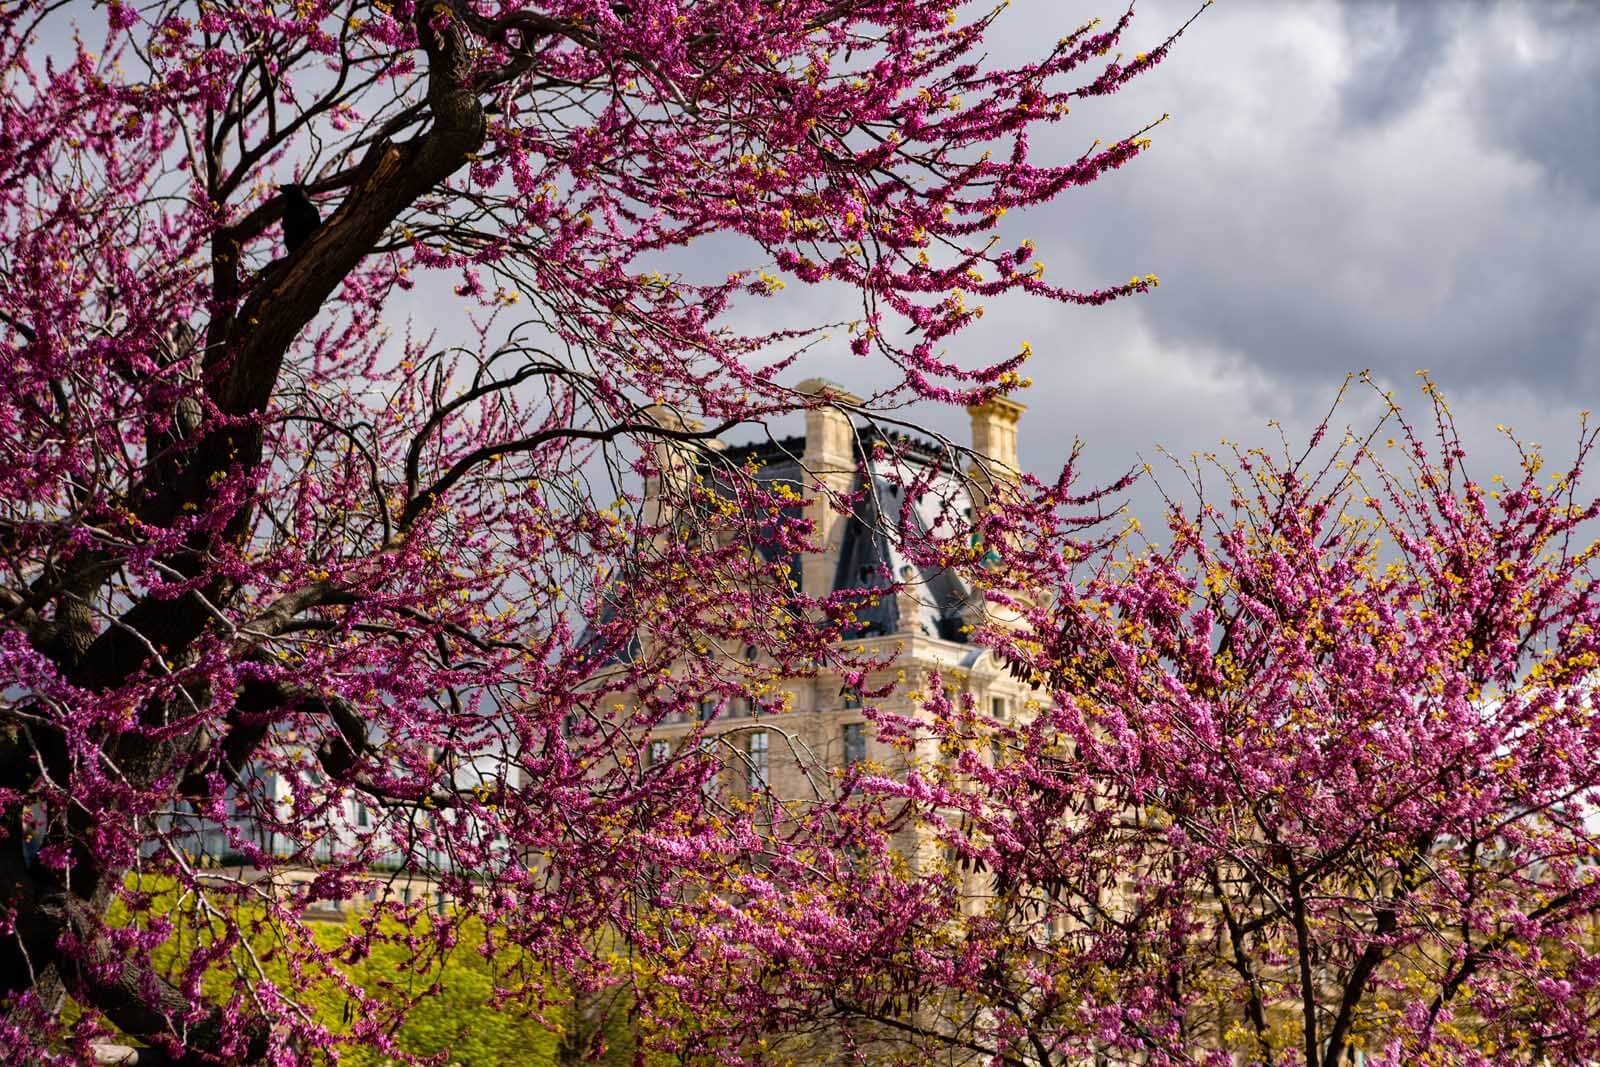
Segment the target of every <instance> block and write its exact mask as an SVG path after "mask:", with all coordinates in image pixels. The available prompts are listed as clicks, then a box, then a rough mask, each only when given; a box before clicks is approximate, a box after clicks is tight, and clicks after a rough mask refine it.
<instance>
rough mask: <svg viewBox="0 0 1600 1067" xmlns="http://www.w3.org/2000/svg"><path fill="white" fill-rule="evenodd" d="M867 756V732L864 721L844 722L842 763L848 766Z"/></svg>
mask: <svg viewBox="0 0 1600 1067" xmlns="http://www.w3.org/2000/svg"><path fill="white" fill-rule="evenodd" d="M866 758H867V734H866V729H865V724H864V723H859V722H847V723H845V724H844V765H845V766H846V767H849V766H851V765H853V764H857V763H860V762H861V761H862V760H864V759H866Z"/></svg>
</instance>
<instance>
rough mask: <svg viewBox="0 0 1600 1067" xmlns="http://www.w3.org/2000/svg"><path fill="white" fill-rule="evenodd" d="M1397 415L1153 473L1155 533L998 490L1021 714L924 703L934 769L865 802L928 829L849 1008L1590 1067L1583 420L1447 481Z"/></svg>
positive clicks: (1352, 1052)
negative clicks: (1012, 716) (891, 926)
mask: <svg viewBox="0 0 1600 1067" xmlns="http://www.w3.org/2000/svg"><path fill="white" fill-rule="evenodd" d="M1424 391H1425V393H1426V394H1427V395H1428V396H1429V397H1430V399H1431V402H1432V410H1431V412H1430V415H1431V418H1430V422H1431V424H1432V425H1431V427H1430V429H1429V431H1427V432H1424V431H1419V430H1418V429H1416V428H1415V427H1414V426H1413V424H1412V423H1410V422H1409V421H1407V419H1406V417H1405V416H1404V414H1403V413H1402V412H1401V411H1400V410H1399V408H1398V407H1396V406H1395V405H1394V402H1393V401H1392V399H1390V397H1389V395H1388V394H1377V395H1378V400H1379V403H1380V404H1381V405H1383V407H1384V409H1385V410H1384V411H1382V412H1380V415H1379V416H1378V417H1377V418H1376V419H1375V421H1376V427H1375V428H1374V429H1372V430H1371V431H1370V432H1365V433H1360V434H1352V433H1348V432H1346V433H1344V434H1342V435H1340V434H1339V433H1338V431H1337V429H1336V428H1335V430H1334V436H1333V439H1332V440H1331V441H1330V440H1329V439H1328V436H1329V434H1328V432H1329V428H1330V426H1332V425H1333V424H1332V421H1331V419H1332V416H1330V420H1329V421H1325V422H1324V423H1323V424H1322V426H1321V428H1320V429H1318V430H1317V431H1316V433H1315V435H1314V437H1313V438H1312V440H1311V442H1310V446H1309V447H1307V448H1305V449H1304V450H1301V449H1298V448H1294V449H1291V448H1290V447H1289V443H1288V441H1287V440H1286V441H1285V442H1284V447H1283V449H1282V451H1281V452H1279V451H1277V450H1258V449H1251V450H1248V451H1245V450H1237V451H1235V452H1234V453H1233V454H1232V456H1231V457H1227V458H1219V457H1217V456H1204V457H1197V458H1196V459H1194V460H1193V461H1191V462H1188V463H1182V464H1175V466H1176V469H1177V470H1178V471H1179V472H1180V473H1181V474H1182V475H1183V477H1182V478H1180V479H1178V481H1179V483H1180V484H1184V492H1182V493H1181V494H1180V493H1178V492H1176V491H1175V490H1174V492H1173V494H1172V496H1171V497H1170V499H1169V504H1170V511H1169V523H1168V530H1167V537H1166V539H1165V543H1164V544H1160V545H1155V544H1139V545H1137V546H1134V545H1133V543H1132V541H1131V540H1123V541H1122V542H1121V543H1120V544H1119V543H1115V542H1113V543H1111V544H1106V543H1101V544H1098V545H1096V544H1093V543H1090V542H1089V541H1088V540H1087V539H1086V538H1084V537H1083V536H1081V535H1075V534H1074V533H1073V531H1072V530H1071V529H1070V528H1068V527H1065V526H1061V525H1052V524H1053V523H1055V522H1056V520H1057V519H1058V518H1059V515H1056V513H1054V512H1052V511H1051V510H1049V509H1040V510H1035V511H1032V512H1031V513H1030V511H1029V501H1033V502H1034V503H1040V502H1048V498H1049V497H1050V496H1051V493H1050V492H1048V491H1046V490H1045V488H1044V487H1041V486H1037V485H1035V486H1033V487H1031V489H1030V487H1028V486H1026V485H1024V486H1019V487H1018V488H1017V490H1016V501H1017V506H1016V507H1013V508H1010V509H1007V511H1006V513H1005V514H1004V515H1000V516H996V517H994V518H993V519H992V520H988V522H989V525H990V528H991V537H990V541H991V543H992V544H994V545H995V546H996V552H995V554H996V556H997V557H999V558H998V559H996V560H995V562H994V563H993V564H992V565H991V567H990V568H989V569H987V570H985V571H982V572H980V573H982V574H983V575H984V576H985V580H986V581H987V583H988V584H989V585H990V586H991V596H996V597H1001V598H1009V599H1010V600H1011V602H1012V603H1013V604H1014V605H1015V607H1016V609H1017V612H1018V617H1017V618H1015V619H1013V620H1012V621H1011V623H1010V624H1008V625H1007V626H1004V627H999V626H997V627H994V628H992V629H991V631H990V633H989V635H988V639H989V640H990V641H991V642H992V643H993V645H994V646H995V647H996V648H998V649H1000V650H1001V655H1002V656H1003V657H1004V658H1005V659H1006V660H1007V661H1008V662H1009V663H1010V664H1011V665H1012V666H1013V668H1014V669H1015V670H1018V671H1021V672H1023V673H1024V674H1026V675H1027V676H1028V677H1029V678H1031V679H1033V680H1034V681H1036V682H1037V683H1038V684H1039V685H1040V686H1041V693H1040V700H1039V702H1040V707H1039V708H1038V709H1037V712H1036V714H1033V715H1031V716H1027V717H1024V718H1023V719H1021V720H1018V721H1013V722H1007V721H997V720H994V719H992V718H989V717H987V716H985V715H983V714H981V711H982V710H984V709H978V708H974V707H971V706H970V705H969V704H964V703H963V701H962V700H961V698H960V695H959V687H955V688H952V687H951V685H949V684H946V685H941V686H937V687H935V689H934V690H933V691H932V692H931V693H929V694H928V701H927V707H928V710H929V713H930V721H931V724H932V728H933V729H934V731H935V734H936V736H937V737H938V739H939V740H940V741H941V742H942V743H943V744H944V746H945V749H946V751H947V752H948V753H951V754H952V755H951V758H949V759H947V760H944V761H942V762H938V763H935V764H934V765H932V766H930V767H928V768H927V769H926V772H925V773H924V774H922V775H920V776H917V777H915V778H913V779H912V780H909V781H890V780H887V779H885V780H879V781H875V782H870V783H864V787H865V788H870V789H872V790H874V791H876V792H878V793H880V794H882V795H886V796H894V797H903V798H906V799H908V800H909V801H910V802H912V803H914V804H915V805H916V806H917V808H918V811H919V818H920V819H921V820H922V822H923V825H924V826H925V827H926V828H927V830H928V832H930V833H932V834H935V835H936V836H937V837H938V838H939V839H940V840H941V841H942V843H943V846H944V848H945V849H946V853H947V862H946V863H945V864H944V865H943V867H942V868H933V869H931V871H930V874H929V875H928V877H927V878H926V879H925V881H924V885H923V897H924V899H927V900H930V901H932V900H943V901H944V902H945V906H944V909H943V911H942V912H940V911H939V910H938V909H937V908H930V910H929V911H928V912H927V916H926V917H925V919H923V920H918V925H917V928H916V929H915V930H914V931H911V932H908V934H907V936H906V939H905V940H904V941H903V942H902V943H901V945H900V947H899V950H898V954H897V955H896V956H895V957H892V958H889V959H886V961H885V962H884V963H882V964H881V965H879V966H878V967H876V968H874V969H872V970H870V971H864V972H863V974H862V976H861V978H860V979H859V980H858V981H857V982H856V983H855V985H854V986H853V987H848V988H849V989H850V991H849V992H848V993H847V994H845V995H842V996H841V997H840V998H839V1004H840V1007H841V1009H842V1010H843V1012H844V1013H845V1014H847V1015H850V1016H853V1017H857V1018H865V1019H870V1020H875V1021H876V1022H877V1023H878V1024H879V1025H881V1026H884V1027H887V1028H889V1029H892V1030H894V1031H895V1032H897V1033H899V1034H900V1035H901V1037H902V1038H903V1039H904V1040H906V1041H909V1042H911V1043H912V1044H913V1045H914V1046H916V1047H920V1048H924V1049H926V1048H929V1047H933V1048H943V1049H949V1048H952V1047H953V1048H956V1049H958V1050H963V1049H964V1050H971V1051H982V1052H984V1053H986V1054H988V1055H990V1056H993V1057H995V1058H997V1059H998V1060H999V1061H1000V1062H1014V1063H1029V1064H1051V1063H1063V1064H1065V1063H1079V1062H1089V1061H1093V1062H1104V1063H1149V1064H1160V1063H1172V1064H1176V1063H1186V1064H1187V1063H1194V1062H1205V1063H1214V1064H1227V1063H1240V1062H1244V1063H1249V1064H1274V1065H1278V1064H1283V1065H1287V1064H1304V1065H1305V1067H1337V1065H1340V1064H1347V1063H1355V1062H1362V1061H1361V1060H1360V1058H1359V1057H1361V1056H1364V1057H1366V1059H1365V1062H1369V1063H1374V1064H1379V1063H1381V1064H1395V1065H1398V1064H1418V1063H1451V1064H1491V1063H1493V1064H1509V1063H1522V1064H1546V1063H1581V1062H1588V1061H1591V1060H1592V1059H1594V1057H1595V1056H1596V1055H1597V1054H1600V1025H1597V1023H1600V922H1597V920H1600V863H1597V860H1600V812H1597V810H1596V809H1597V802H1600V707H1597V703H1596V692H1595V689H1596V686H1595V682H1596V677H1597V676H1596V667H1597V665H1600V658H1597V657H1600V645H1597V642H1600V597H1597V589H1596V584H1595V573H1594V559H1595V554H1596V551H1597V547H1600V542H1596V541H1595V540H1594V537H1595V535H1596V532H1597V531H1596V529H1595V524H1594V520H1595V518H1596V517H1597V515H1600V500H1597V499H1595V498H1594V496H1593V495H1592V493H1591V494H1585V493H1584V492H1583V482H1582V477H1583V474H1584V471H1585V469H1586V466H1587V463H1588V461H1589V460H1590V458H1591V456H1592V451H1593V447H1594V444H1595V439H1596V433H1595V431H1594V430H1593V429H1591V428H1589V427H1588V426H1587V425H1585V426H1584V428H1583V429H1582V431H1581V433H1580V434H1579V440H1578V442H1577V448H1576V450H1575V453H1574V459H1573V460H1572V462H1571V463H1570V464H1569V465H1564V466H1562V467H1561V468H1560V469H1558V470H1556V471H1555V472H1554V473H1553V474H1552V473H1550V472H1548V471H1546V469H1545V461H1544V457H1543V455H1542V454H1541V452H1540V451H1539V450H1538V449H1537V448H1536V447H1532V446H1527V445H1524V444H1522V443H1519V442H1517V441H1516V439H1515V438H1514V437H1511V436H1510V435H1509V433H1508V435H1507V436H1508V440H1509V441H1510V442H1511V443H1512V444H1513V445H1514V446H1515V452H1514V453H1513V455H1514V456H1517V455H1519V456H1520V457H1521V460H1520V470H1518V471H1516V473H1515V476H1514V477H1511V478H1509V479H1508V480H1506V481H1504V482H1502V481H1501V478H1500V477H1499V476H1495V477H1494V478H1493V479H1492V480H1480V479H1481V478H1482V475H1481V473H1480V474H1479V476H1478V477H1474V476H1473V475H1472V474H1470V473H1469V471H1468V467H1467V461H1466V454H1465V450H1464V449H1463V447H1462V444H1461V441H1460V439H1459V436H1458V434H1457V431H1456V428H1455V424H1454V422H1453V420H1452V419H1451V417H1450V415H1449V412H1448V410H1447V409H1446V408H1445V407H1444V405H1443V402H1442V401H1441V400H1439V399H1438V397H1437V395H1436V394H1435V393H1434V391H1433V387H1432V386H1431V384H1429V383H1427V382H1426V380H1425V382H1424ZM1335 410H1336V412H1337V411H1338V410H1341V409H1339V408H1336V409H1335ZM1158 478H1159V475H1158ZM1185 483H1186V484H1185ZM1019 514H1020V515H1025V516H1029V519H1028V521H1025V522H1023V523H1018V522H1017V521H1016V517H1017V516H1018V515H1019ZM1053 515H1055V518H1052V516H1053ZM1132 536H1136V535H1130V537H1132ZM1007 590H1012V591H1016V590H1033V591H1034V593H1033V595H1029V596H1024V595H1021V594H1018V593H1014V592H1013V593H1011V594H1008V593H1007V592H1006V591H1007ZM1040 590H1045V591H1048V592H1050V593H1051V594H1053V595H1052V596H1050V597H1041V596H1039V595H1038V592H1039V591H1040ZM948 681H950V680H947V682H948ZM886 725H888V726H890V727H893V728H894V729H897V730H899V731H900V732H901V733H902V734H903V735H904V736H905V737H907V738H908V739H912V738H914V737H915V736H916V735H917V734H918V732H919V731H921V732H925V731H926V730H928V729H929V723H928V722H921V721H908V722H903V723H889V724H886ZM907 970H911V971H914V972H915V973H916V974H918V975H919V976H920V978H921V980H920V982H919V983H918V984H917V985H916V991H917V994H918V1000H919V1002H920V1003H919V1004H918V1006H917V1009H916V1010H915V1011H912V1010H910V1009H909V1008H908V1007H907V1002H906V1000H905V997H904V992H903V991H904V989H905V986H904V984H903V982H901V983H899V984H897V980H896V977H895V976H896V974H897V973H904V972H905V971H907Z"/></svg>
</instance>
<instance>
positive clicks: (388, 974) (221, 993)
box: [67, 879, 656, 1067]
mask: <svg viewBox="0 0 1600 1067" xmlns="http://www.w3.org/2000/svg"><path fill="white" fill-rule="evenodd" d="M140 889H141V890H142V891H143V892H144V893H152V894H153V896H152V897H151V898H150V900H149V902H148V905H147V906H146V907H142V908H141V909H140V911H139V917H138V922H139V924H140V925H141V926H143V925H146V924H148V923H149V922H151V921H152V919H153V918H154V917H161V918H165V919H167V920H168V921H171V922H172V923H173V924H174V928H173V931H172V934H171V936H170V937H168V938H167V940H166V941H164V942H163V943H162V945H161V946H160V947H159V948H158V949H157V950H156V952H155V954H154V957H155V963H156V965H157V967H158V969H160V970H162V971H163V972H165V973H167V974H168V975H169V976H170V977H173V978H177V977H178V976H179V974H180V973H181V972H182V971H183V969H184V967H185V966H186V965H187V962H188V960H189V959H190V958H191V957H192V954H193V953H194V952H195V950H196V949H197V948H200V947H203V946H208V945H211V944H214V943H215V939H216V938H217V937H219V936H221V935H222V932H223V929H224V926H225V924H224V922H223V921H222V919H221V918H219V917H217V916H215V915H213V916H212V917H211V918H209V919H208V920H201V919H200V918H199V917H197V915H196V912H195V910H194V900H193V898H192V897H190V898H187V899H180V898H178V897H176V896H175V895H173V894H172V893H171V892H170V890H168V889H166V888H165V887H156V888H153V887H152V885H151V882H150V880H149V879H146V880H145V881H144V883H143V884H142V885H141V886H140ZM230 918H231V920H232V922H233V923H234V924H236V925H237V927H238V929H239V930H240V931H241V932H243V933H244V934H245V937H244V940H243V942H242V943H241V944H239V945H236V946H235V947H234V948H233V949H232V950H231V952H230V953H228V955H226V956H225V957H223V958H222V959H221V960H219V961H218V962H217V963H216V964H215V965H213V966H212V967H211V968H209V969H208V971H207V973H206V976H205V978H204V980H203V982H202V989H203V992H204V994H205V995H206V996H207V997H208V998H210V999H215V1000H222V999H227V998H228V997H229V996H231V995H235V994H238V993H241V992H243V990H244V987H245V986H246V985H248V984H250V983H252V982H253V981H259V980H260V978H261V976H263V975H264V976H265V978H266V979H267V980H269V981H271V982H273V983H274V984H276V985H278V986H279V987H280V988H282V989H284V990H285V991H287V992H291V993H292V994H293V996H294V999H295V1000H296V1001H297V1002H298V1003H299V1004H301V1005H302V1006H304V1007H305V1008H306V1009H307V1010H309V1011H310V1012H311V1013H312V1014H313V1016H314V1017H315V1018H316V1020H317V1021H318V1022H319V1023H321V1024H322V1025H324V1026H327V1027H328V1028H329V1030H331V1031H333V1032H334V1033H336V1034H340V1035H344V1036H346V1037H348V1036H349V1035H351V1034H352V1033H353V1028H354V1027H355V1026H357V1025H358V1024H359V1023H360V1022H361V1021H362V1020H364V1019H370V1018H372V1013H370V1012H368V1011H366V1010H364V1009H363V1007H362V1006H361V1004H360V998H359V997H358V996H357V995H355V994H353V993H352V992H351V991H350V990H349V989H346V988H345V987H344V986H343V985H342V982H346V981H347V982H349V983H350V984H351V985H353V986H354V987H355V988H356V989H357V990H361V991H364V992H365V994H366V995H367V996H368V997H370V998H372V999H373V1000H375V1001H376V1002H377V1003H378V1006H379V1010H378V1016H379V1017H380V1018H381V1019H383V1020H391V1019H392V1020H394V1021H397V1022H398V1026H397V1027H395V1028H394V1030H393V1033H394V1040H395V1043H396V1044H397V1045H398V1046H399V1049H400V1050H401V1051H402V1052H403V1053H406V1054H409V1055H412V1056H418V1057H429V1058H433V1057H438V1058H439V1060H438V1062H442V1063H444V1064H453V1065H459V1067H510V1065H516V1067H566V1065H576V1064H597V1065H599V1067H631V1065H632V1064H634V1063H635V1039H634V1034H633V1028H632V1025H631V1022H630V1019H629V1017H628V1016H629V1013H628V1006H629V1002H630V1001H629V997H628V996H627V994H626V993H625V992H623V991H620V990H610V991H605V992H601V993H581V994H580V993H576V992H574V991H572V990H570V989H567V988H564V987H562V985H561V984H560V983H559V982H557V981H555V980H553V979H551V977H550V976H549V975H548V974H547V973H545V972H544V971H543V970H542V969H540V968H538V967H528V966H525V964H526V962H527V961H525V960H522V959H521V958H519V957H518V955H517V950H515V949H511V948H506V947H503V946H497V947H495V948H494V949H492V950H491V951H490V952H488V953H485V952H484V951H483V944H484V930H483V928H482V926H481V924H478V923H476V922H471V921H466V922H460V923H456V924H453V929H452V935H451V938H450V944H449V945H448V947H447V948H441V946H440V945H439V944H438V943H437V942H436V940H435V937H434V934H435V930H434V929H433V925H432V923H431V922H430V920H429V918H428V916H427V915H426V914H410V915H406V916H404V917H400V916H396V915H383V916H381V917H379V916H377V915H374V914H371V913H367V914H363V913H361V912H354V913H350V914H347V915H345V916H342V917H340V918H330V920H329V921H327V922H310V923H305V924H303V925H300V926H297V927H295V928H293V929H288V930H286V929H284V928H282V927H281V926H280V925H278V924H276V923H274V922H273V921H272V919H271V917H270V915H269V913H268V912H267V910H266V909H265V908H262V907H258V906H238V907H235V908H234V909H232V911H231V912H230ZM108 920H109V922H110V923H111V924H112V925H113V926H124V925H127V924H128V923H129V922H130V916H129V910H128V908H127V906H126V905H125V904H124V903H122V902H121V901H119V902H118V903H117V904H115V905H114V906H113V908H112V909H111V912H110V913H109V915H108ZM307 933H309V936H311V937H312V938H314V939H315V941H316V943H317V944H318V946H319V947H321V948H322V949H325V950H333V949H338V950H340V951H339V952H338V956H339V962H337V963H335V964H333V965H331V967H330V969H329V970H328V971H323V972H315V973H313V972H310V971H306V970H302V971H301V972H300V973H298V974H293V975H291V974H290V973H289V972H288V970H287V967H286V965H285V964H284V963H283V960H284V959H285V958H286V957H287V956H288V955H289V953H286V952H284V951H282V950H283V948H284V945H285V938H286V937H303V936H306V935H307ZM357 945H361V946H364V947H363V949H362V951H361V952H360V953H351V952H349V951H348V950H349V949H350V948H352V947H354V946H357ZM352 957H359V958H356V959H355V961H354V962H350V959H351V958H352ZM513 976H515V977H513ZM497 993H499V994H500V995H501V996H502V997H504V998H505V999H504V1000H503V1001H502V1003H500V1004H498V1005H497V1004H496V1003H495V997H496V994H497ZM541 1005H543V1006H542V1007H541ZM78 1014H79V1013H78V1011H77V1010H76V1007H75V1006H69V1011H68V1015H67V1021H69V1022H70V1021H71V1020H72V1018H75V1017H76V1016H77V1015H78ZM338 1062H339V1064H340V1067H389V1065H391V1064H397V1063H400V1062H403V1061H402V1060H400V1059H397V1058H396V1057H394V1056H392V1055H389V1054H387V1053H385V1052H383V1051H381V1050H379V1049H377V1048H374V1047H370V1046H363V1045H360V1044H357V1043H355V1042H354V1041H351V1042H350V1043H347V1044H342V1045H341V1047H340V1049H339V1060H338ZM646 1062H647V1063H654V1062H656V1061H655V1060H654V1058H653V1057H652V1058H648V1059H647V1061H646Z"/></svg>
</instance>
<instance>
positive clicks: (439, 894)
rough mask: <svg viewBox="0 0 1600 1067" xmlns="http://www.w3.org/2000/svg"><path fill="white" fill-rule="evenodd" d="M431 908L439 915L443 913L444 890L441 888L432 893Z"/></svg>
mask: <svg viewBox="0 0 1600 1067" xmlns="http://www.w3.org/2000/svg"><path fill="white" fill-rule="evenodd" d="M433 910H434V911H435V912H437V913H438V914H440V915H443V914H444V890H442V889H440V890H438V891H436V892H435V893H434V894H433Z"/></svg>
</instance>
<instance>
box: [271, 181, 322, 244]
mask: <svg viewBox="0 0 1600 1067" xmlns="http://www.w3.org/2000/svg"><path fill="white" fill-rule="evenodd" d="M278 191H279V192H281V193H282V194H283V198H284V206H283V247H284V248H286V249H288V250H289V251H290V252H293V251H294V250H295V249H297V248H299V247H300V246H301V245H303V244H305V243H306V241H307V239H309V238H310V236H311V235H312V234H313V233H315V232H316V231H317V227H318V226H321V225H322V216H321V215H320V214H318V213H317V205H316V204H314V203H312V202H311V197H309V196H307V195H306V187H305V186H303V185H280V186H278Z"/></svg>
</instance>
